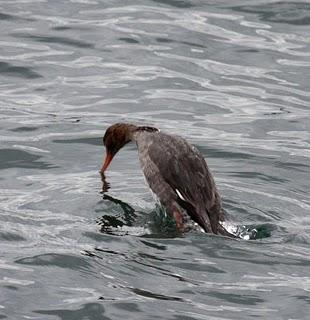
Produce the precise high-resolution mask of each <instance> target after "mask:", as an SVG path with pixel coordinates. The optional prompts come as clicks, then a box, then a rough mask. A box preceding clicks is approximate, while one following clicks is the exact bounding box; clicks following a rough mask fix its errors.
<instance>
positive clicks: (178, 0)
mask: <svg viewBox="0 0 310 320" xmlns="http://www.w3.org/2000/svg"><path fill="white" fill-rule="evenodd" d="M152 1H153V2H155V3H161V4H165V5H168V6H172V7H175V8H191V7H193V6H194V5H193V4H192V1H190V0H187V1H186V0H152Z"/></svg>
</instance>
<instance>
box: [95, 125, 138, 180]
mask: <svg viewBox="0 0 310 320" xmlns="http://www.w3.org/2000/svg"><path fill="white" fill-rule="evenodd" d="M136 128H137V127H136V126H135V125H133V124H129V123H116V124H113V125H112V126H110V127H109V128H108V129H107V130H106V132H105V134H104V137H103V144H104V146H105V147H106V157H105V160H104V162H103V165H102V167H101V170H100V172H101V174H103V173H104V172H105V171H106V169H107V168H108V166H109V164H110V162H111V161H112V159H113V157H114V156H115V154H116V153H117V152H118V151H119V150H120V149H121V148H122V147H123V146H124V145H125V144H126V143H128V142H129V141H131V140H132V135H133V132H134V131H135V130H136Z"/></svg>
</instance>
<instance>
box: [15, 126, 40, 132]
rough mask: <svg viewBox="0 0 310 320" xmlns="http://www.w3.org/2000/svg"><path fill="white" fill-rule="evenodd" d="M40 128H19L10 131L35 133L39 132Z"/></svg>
mask: <svg viewBox="0 0 310 320" xmlns="http://www.w3.org/2000/svg"><path fill="white" fill-rule="evenodd" d="M38 129H39V128H38V127H17V128H14V129H9V130H10V131H12V132H30V131H35V130H38Z"/></svg>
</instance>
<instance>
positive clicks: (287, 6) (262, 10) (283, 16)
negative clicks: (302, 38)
mask: <svg viewBox="0 0 310 320" xmlns="http://www.w3.org/2000/svg"><path fill="white" fill-rule="evenodd" d="M229 9H232V10H234V11H238V12H246V13H253V14H256V15H259V18H260V20H262V21H268V22H275V23H286V24H292V25H301V26H303V25H309V24H310V3H306V2H274V3H268V2H267V3H266V4H260V5H245V6H236V7H230V8H229Z"/></svg>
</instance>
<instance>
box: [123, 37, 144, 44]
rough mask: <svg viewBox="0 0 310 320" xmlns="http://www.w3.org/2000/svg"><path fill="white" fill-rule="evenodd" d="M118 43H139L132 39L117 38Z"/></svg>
mask: <svg viewBox="0 0 310 320" xmlns="http://www.w3.org/2000/svg"><path fill="white" fill-rule="evenodd" d="M118 40H119V41H123V42H126V43H130V44H137V43H140V42H139V41H138V40H136V39H133V38H118Z"/></svg>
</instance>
